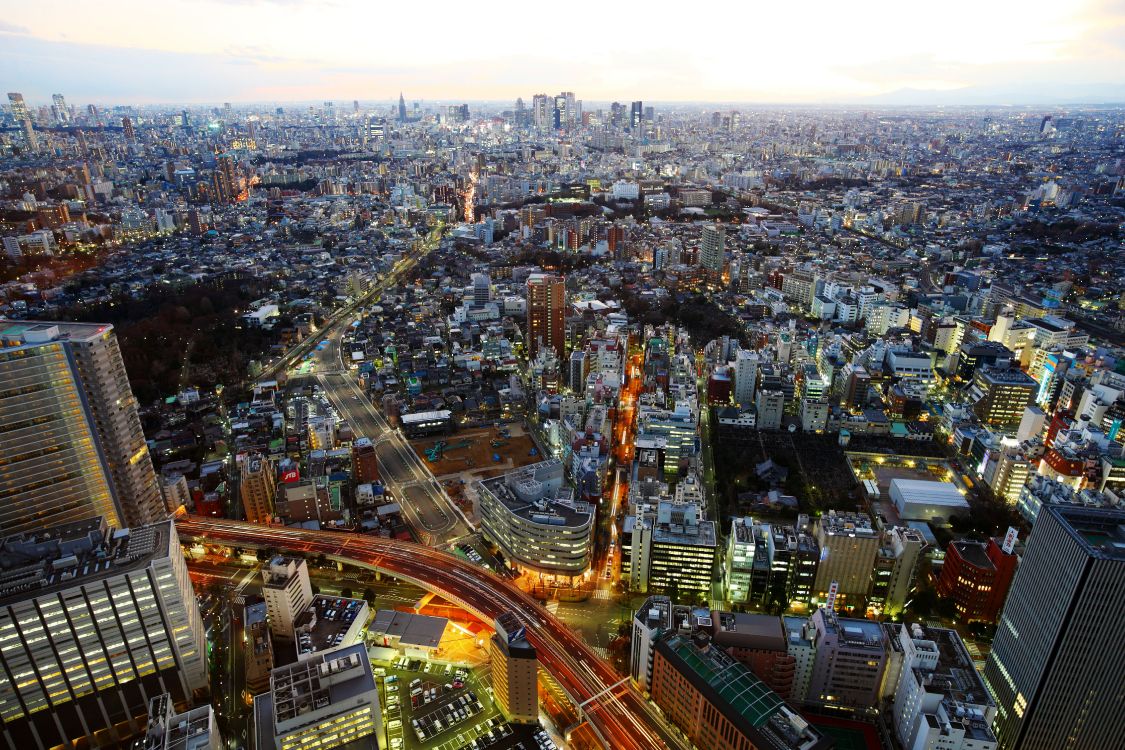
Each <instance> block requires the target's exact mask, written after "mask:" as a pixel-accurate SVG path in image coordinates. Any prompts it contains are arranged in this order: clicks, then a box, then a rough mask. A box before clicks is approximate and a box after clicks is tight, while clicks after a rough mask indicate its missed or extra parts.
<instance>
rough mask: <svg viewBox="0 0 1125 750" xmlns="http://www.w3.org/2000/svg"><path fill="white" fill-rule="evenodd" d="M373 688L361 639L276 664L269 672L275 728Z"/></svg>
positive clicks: (371, 674)
mask: <svg viewBox="0 0 1125 750" xmlns="http://www.w3.org/2000/svg"><path fill="white" fill-rule="evenodd" d="M374 690H375V676H374V674H373V673H372V671H371V662H370V660H369V659H368V658H367V652H366V650H365V648H364V646H363V644H362V643H358V644H356V645H354V646H348V647H346V648H340V649H336V650H334V651H329V652H327V653H324V654H318V655H317V656H314V657H313V658H311V659H307V660H306V661H299V662H297V663H295V664H290V665H288V666H285V667H279V668H277V669H275V670H274V671H273V674H272V675H271V676H270V695H271V697H272V702H273V715H274V720H275V729H276V730H277V731H287V728H286V727H285V726H283V725H284V724H286V723H290V722H293V721H294V720H295V719H298V717H300V716H302V715H304V714H307V713H309V712H311V711H314V710H317V709H324V708H327V707H329V706H332V705H338V704H341V703H343V702H345V701H347V702H348V707H349V708H350V707H351V699H352V698H357V697H359V696H361V695H363V694H364V693H367V692H370V691H374Z"/></svg>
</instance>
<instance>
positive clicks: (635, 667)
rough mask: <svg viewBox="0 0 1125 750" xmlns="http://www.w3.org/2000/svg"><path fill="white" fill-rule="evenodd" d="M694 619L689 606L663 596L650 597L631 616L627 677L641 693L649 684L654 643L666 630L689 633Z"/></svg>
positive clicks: (645, 691)
mask: <svg viewBox="0 0 1125 750" xmlns="http://www.w3.org/2000/svg"><path fill="white" fill-rule="evenodd" d="M694 619H695V617H694V615H693V614H692V608H691V607H689V606H687V605H683V604H674V603H673V602H672V600H671V599H669V598H668V597H667V596H663V595H657V596H650V597H649V598H648V599H646V600H645V602H644V604H642V605H641V608H640V609H638V610H637V611H636V613H634V614H633V637H632V639H631V640H630V647H631V652H630V658H629V675H630V676H631V677H632V678H633V682H634V683H636V685H637V689H638V690H640V691H641V692H642V693H647V692H648V691H649V687H650V685H651V684H652V663H653V659H654V658H655V657H656V650H655V649H656V642H657V641H658V640H660V638H661V637H663V635H664V633H667V632H669V631H674V632H679V633H690V632H691V628H692V623H693V622H694Z"/></svg>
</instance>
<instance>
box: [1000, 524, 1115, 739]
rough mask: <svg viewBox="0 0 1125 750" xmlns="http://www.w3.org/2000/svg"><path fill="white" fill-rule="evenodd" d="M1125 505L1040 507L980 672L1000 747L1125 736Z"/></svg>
mask: <svg viewBox="0 0 1125 750" xmlns="http://www.w3.org/2000/svg"><path fill="white" fill-rule="evenodd" d="M1123 590H1125V511H1121V510H1103V509H1086V508H1076V507H1064V506H1057V505H1048V506H1044V507H1043V509H1042V511H1040V513H1039V518H1038V519H1037V520H1036V523H1035V529H1034V530H1033V531H1032V533H1031V536H1030V537H1029V538H1028V540H1027V546H1026V550H1025V553H1024V555H1023V559H1022V561H1021V563H1020V566H1019V570H1018V571H1017V572H1016V576H1015V580H1013V581H1012V588H1011V591H1010V592H1009V594H1008V600H1007V602H1006V603H1005V604H1004V609H1003V611H1002V613H1001V615H1000V622H999V625H997V628H996V638H995V639H994V641H993V643H992V651H991V653H990V654H989V656H988V661H987V663H986V664H985V668H984V678H985V682H986V683H987V685H988V687H989V690H990V691H991V693H992V695H993V697H994V698H995V699H996V703H997V714H996V721H995V723H994V725H993V729H994V730H995V732H996V737H997V739H998V740H999V746H1000V747H1001V748H1004V749H1005V750H1008V749H1013V750H1014V749H1015V748H1019V749H1020V750H1048V749H1049V748H1050V749H1053V748H1060V747H1065V748H1073V749H1074V750H1086V749H1089V750H1094V749H1095V748H1107V747H1116V746H1118V745H1119V744H1120V742H1121V738H1122V737H1125V711H1122V710H1119V709H1120V708H1121V705H1120V704H1121V696H1122V694H1123V689H1125V650H1123V649H1121V648H1120V641H1121V623H1122V622H1125V606H1123V604H1122V602H1123V600H1122V598H1121V592H1122V591H1123Z"/></svg>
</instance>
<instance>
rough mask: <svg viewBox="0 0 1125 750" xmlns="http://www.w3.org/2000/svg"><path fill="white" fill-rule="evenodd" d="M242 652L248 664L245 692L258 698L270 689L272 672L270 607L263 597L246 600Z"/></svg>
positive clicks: (243, 616) (243, 610) (243, 614)
mask: <svg viewBox="0 0 1125 750" xmlns="http://www.w3.org/2000/svg"><path fill="white" fill-rule="evenodd" d="M242 628H243V632H244V634H245V638H244V639H243V644H242V648H243V653H244V658H245V663H246V671H245V676H246V692H248V693H249V694H250V695H257V694H258V693H263V692H265V691H266V690H268V689H269V686H270V672H272V671H273V639H272V638H270V626H269V608H268V607H267V606H266V600H265V599H263V598H262V597H260V596H248V597H246V604H245V605H244V606H243V608H242Z"/></svg>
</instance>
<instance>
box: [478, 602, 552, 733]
mask: <svg viewBox="0 0 1125 750" xmlns="http://www.w3.org/2000/svg"><path fill="white" fill-rule="evenodd" d="M488 660H489V664H490V666H491V668H492V692H493V694H494V695H495V696H496V704H497V705H498V706H499V707H500V710H501V711H502V712H503V713H504V716H505V717H506V718H507V719H508V720H509V721H514V722H519V723H525V724H533V723H535V722H538V721H539V693H538V688H537V684H538V683H537V678H538V670H539V661H538V659H537V658H536V654H535V649H534V648H533V647H532V646H531V644H529V643H528V642H527V634H526V631H525V629H524V628H523V626H521V625H520V624H519V620H517V619H516V617H515V615H513V614H512V613H511V612H505V613H504V614H502V615H500V617H498V618H496V632H495V633H494V634H493V636H492V638H491V640H490V641H489V648H488Z"/></svg>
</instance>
